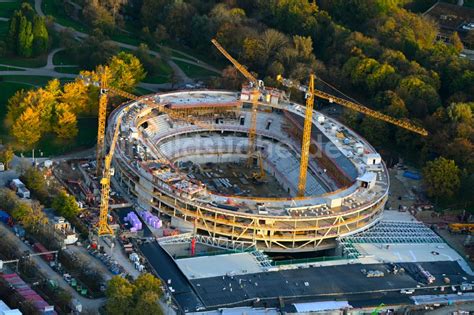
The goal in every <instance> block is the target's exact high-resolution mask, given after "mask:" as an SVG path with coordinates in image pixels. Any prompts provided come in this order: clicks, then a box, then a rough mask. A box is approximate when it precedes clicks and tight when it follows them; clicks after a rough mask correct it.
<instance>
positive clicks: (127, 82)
mask: <svg viewBox="0 0 474 315" xmlns="http://www.w3.org/2000/svg"><path fill="white" fill-rule="evenodd" d="M109 67H110V72H111V76H112V80H111V82H110V85H111V86H114V87H116V88H118V89H121V90H125V91H129V92H131V91H133V89H134V88H135V86H136V85H137V84H138V83H139V82H140V81H141V80H143V79H144V78H145V76H146V72H145V70H144V69H143V66H142V64H141V62H140V60H139V59H138V58H137V57H135V56H134V55H132V54H129V53H126V52H123V51H122V52H120V53H119V54H118V55H116V56H113V57H112V59H111V60H110V61H109Z"/></svg>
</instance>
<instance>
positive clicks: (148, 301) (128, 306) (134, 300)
mask: <svg viewBox="0 0 474 315" xmlns="http://www.w3.org/2000/svg"><path fill="white" fill-rule="evenodd" d="M161 295H162V291H161V282H160V280H159V279H157V278H156V277H154V276H153V275H151V274H147V273H146V274H141V275H140V276H139V277H138V278H137V279H136V280H135V281H134V282H129V281H128V280H126V279H124V278H122V277H118V276H116V277H113V278H112V280H110V281H109V283H108V286H107V291H106V296H107V304H106V310H107V313H108V314H124V315H125V314H140V315H141V314H143V315H147V314H162V310H161V308H160V306H159V304H158V300H159V298H160V297H161Z"/></svg>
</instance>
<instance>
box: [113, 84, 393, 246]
mask: <svg viewBox="0 0 474 315" xmlns="http://www.w3.org/2000/svg"><path fill="white" fill-rule="evenodd" d="M275 91H276V90H273V91H271V92H269V95H263V96H262V97H261V102H260V103H259V109H258V111H257V131H256V134H257V140H256V152H258V154H257V155H255V156H254V157H255V158H254V159H252V163H253V166H252V170H249V169H248V168H247V167H246V164H247V163H246V162H247V160H248V148H249V146H248V132H249V128H250V124H251V106H250V104H248V96H247V95H246V93H245V90H243V91H242V93H235V92H225V91H208V90H203V91H179V92H172V93H164V94H156V95H152V96H147V98H146V100H147V101H148V102H146V103H147V104H148V105H147V104H145V103H144V102H132V103H128V104H126V105H123V106H122V107H120V108H118V109H117V110H115V111H114V112H113V113H112V115H111V116H110V118H109V126H108V129H107V139H108V140H110V137H111V135H112V130H113V126H115V122H116V121H117V118H118V117H119V116H121V117H122V125H121V132H120V138H119V141H118V144H117V147H116V152H115V156H114V160H113V165H114V168H115V178H116V179H117V180H118V182H119V183H120V184H121V185H122V186H123V187H124V188H125V189H127V191H128V192H129V193H130V194H131V195H133V196H134V197H135V198H136V201H137V204H138V205H139V206H140V207H142V208H144V209H147V210H150V211H152V212H157V213H159V214H160V216H162V217H163V218H168V219H171V223H172V225H174V226H177V227H178V228H179V229H180V230H181V231H193V230H197V231H198V233H200V234H204V235H210V236H212V237H215V238H225V239H227V240H232V241H235V242H236V243H238V242H242V243H243V244H255V245H256V246H257V248H259V249H261V250H264V251H267V252H304V251H316V250H324V249H330V248H334V247H335V246H336V239H337V238H338V237H341V236H346V235H350V234H353V233H356V232H359V231H361V230H363V229H366V228H368V227H369V226H371V225H373V224H374V223H375V222H377V220H378V219H379V217H380V215H381V213H382V210H383V208H384V205H385V202H386V199H387V196H388V189H389V180H388V172H387V169H386V167H385V165H384V163H383V162H382V161H381V159H380V156H379V155H378V154H377V152H376V151H375V150H374V148H373V147H372V146H371V145H370V144H369V143H367V142H366V141H365V140H364V139H363V138H361V137H360V136H359V135H357V134H356V133H355V132H354V131H352V130H350V129H349V128H347V127H345V126H344V125H342V124H341V123H339V122H338V121H336V120H334V119H332V118H329V117H327V116H325V115H323V114H322V113H320V112H318V111H314V113H313V127H312V131H313V132H312V144H311V147H310V151H311V153H312V154H311V157H310V163H309V169H308V178H307V185H306V194H305V196H304V197H296V192H297V187H298V175H299V160H300V146H301V145H300V139H301V133H302V126H303V120H304V109H305V108H304V106H301V105H298V104H295V103H292V102H289V101H287V100H285V98H284V97H281V96H280V94H277V93H275ZM275 95H276V96H275ZM150 101H153V102H154V103H155V104H160V105H159V106H158V105H156V106H152V105H150ZM162 108H164V109H165V110H164V111H165V112H169V110H170V109H171V110H172V111H173V112H172V114H170V115H171V117H170V115H168V114H166V113H163V110H162ZM252 163H251V164H252ZM259 167H260V168H259ZM261 168H263V169H264V170H265V177H264V179H262V178H260V177H258V176H256V175H255V174H257V173H259V172H260V170H261ZM257 177H258V178H257Z"/></svg>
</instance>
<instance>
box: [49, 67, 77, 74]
mask: <svg viewBox="0 0 474 315" xmlns="http://www.w3.org/2000/svg"><path fill="white" fill-rule="evenodd" d="M54 70H55V71H56V72H59V73H71V74H79V71H81V69H80V68H79V67H75V66H74V67H55V68H54Z"/></svg>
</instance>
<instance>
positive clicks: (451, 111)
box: [446, 102, 474, 124]
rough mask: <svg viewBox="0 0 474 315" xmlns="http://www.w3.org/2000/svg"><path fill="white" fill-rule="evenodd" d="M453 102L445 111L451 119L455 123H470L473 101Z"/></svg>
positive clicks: (473, 106)
mask: <svg viewBox="0 0 474 315" xmlns="http://www.w3.org/2000/svg"><path fill="white" fill-rule="evenodd" d="M471 104H472V105H470V104H468V103H453V104H451V105H450V106H449V107H448V108H446V112H447V114H448V117H449V118H450V119H451V121H453V122H456V123H467V124H470V123H472V109H473V108H474V102H473V103H471Z"/></svg>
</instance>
